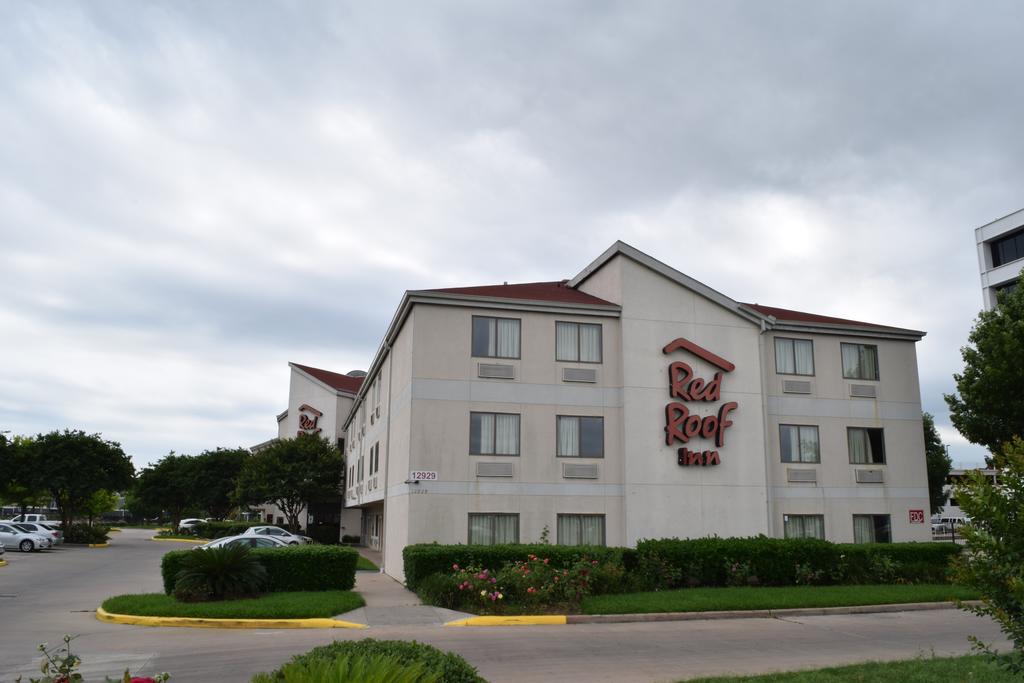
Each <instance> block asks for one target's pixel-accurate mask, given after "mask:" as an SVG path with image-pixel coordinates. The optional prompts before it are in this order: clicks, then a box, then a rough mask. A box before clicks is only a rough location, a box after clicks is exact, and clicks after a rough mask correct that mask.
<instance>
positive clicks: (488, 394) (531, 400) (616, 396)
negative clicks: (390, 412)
mask: <svg viewBox="0 0 1024 683" xmlns="http://www.w3.org/2000/svg"><path fill="white" fill-rule="evenodd" d="M412 397H413V399H414V400H424V399H426V400H434V401H469V402H474V403H528V404H534V405H557V406H590V407H594V408H619V407H621V406H622V389H620V388H618V387H575V386H562V385H558V384H526V383H522V382H511V381H501V382H473V381H466V380H449V379H415V380H413V383H412Z"/></svg>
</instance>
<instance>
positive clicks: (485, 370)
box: [476, 363, 516, 379]
mask: <svg viewBox="0 0 1024 683" xmlns="http://www.w3.org/2000/svg"><path fill="white" fill-rule="evenodd" d="M476 374H477V377H483V378H485V379H515V378H516V366H514V365H505V364H504V363H478V364H477V372H476Z"/></svg>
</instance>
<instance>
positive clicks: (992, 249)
mask: <svg viewBox="0 0 1024 683" xmlns="http://www.w3.org/2000/svg"><path fill="white" fill-rule="evenodd" d="M974 241H975V242H976V243H977V246H978V270H979V271H980V272H981V297H982V303H983V304H984V306H985V310H986V311H991V310H992V309H993V308H995V305H996V295H997V294H998V293H999V292H1005V291H1012V290H1013V289H1015V288H1016V287H1017V280H1018V279H1019V278H1020V271H1021V267H1022V266H1024V261H1022V260H1021V259H1024V209H1021V210H1019V211H1014V212H1013V213H1011V214H1009V215H1008V216H1003V217H1002V218H1000V219H998V220H994V221H992V222H991V223H987V224H985V225H983V226H981V227H980V228H977V229H975V231H974Z"/></svg>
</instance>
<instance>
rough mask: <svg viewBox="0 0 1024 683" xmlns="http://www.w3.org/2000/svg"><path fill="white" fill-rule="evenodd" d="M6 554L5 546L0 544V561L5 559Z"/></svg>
mask: <svg viewBox="0 0 1024 683" xmlns="http://www.w3.org/2000/svg"><path fill="white" fill-rule="evenodd" d="M5 552H7V550H6V549H5V548H4V544H3V543H0V560H2V559H3V557H4V553H5Z"/></svg>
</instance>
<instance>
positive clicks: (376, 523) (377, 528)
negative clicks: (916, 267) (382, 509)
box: [369, 515, 384, 550]
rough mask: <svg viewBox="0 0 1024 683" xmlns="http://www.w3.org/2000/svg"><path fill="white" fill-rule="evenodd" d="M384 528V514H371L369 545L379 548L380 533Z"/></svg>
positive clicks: (375, 548)
mask: <svg viewBox="0 0 1024 683" xmlns="http://www.w3.org/2000/svg"><path fill="white" fill-rule="evenodd" d="M383 530H384V515H373V518H372V521H371V522H370V543H369V545H370V547H371V548H373V549H374V550H380V534H381V532H382V531H383Z"/></svg>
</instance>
